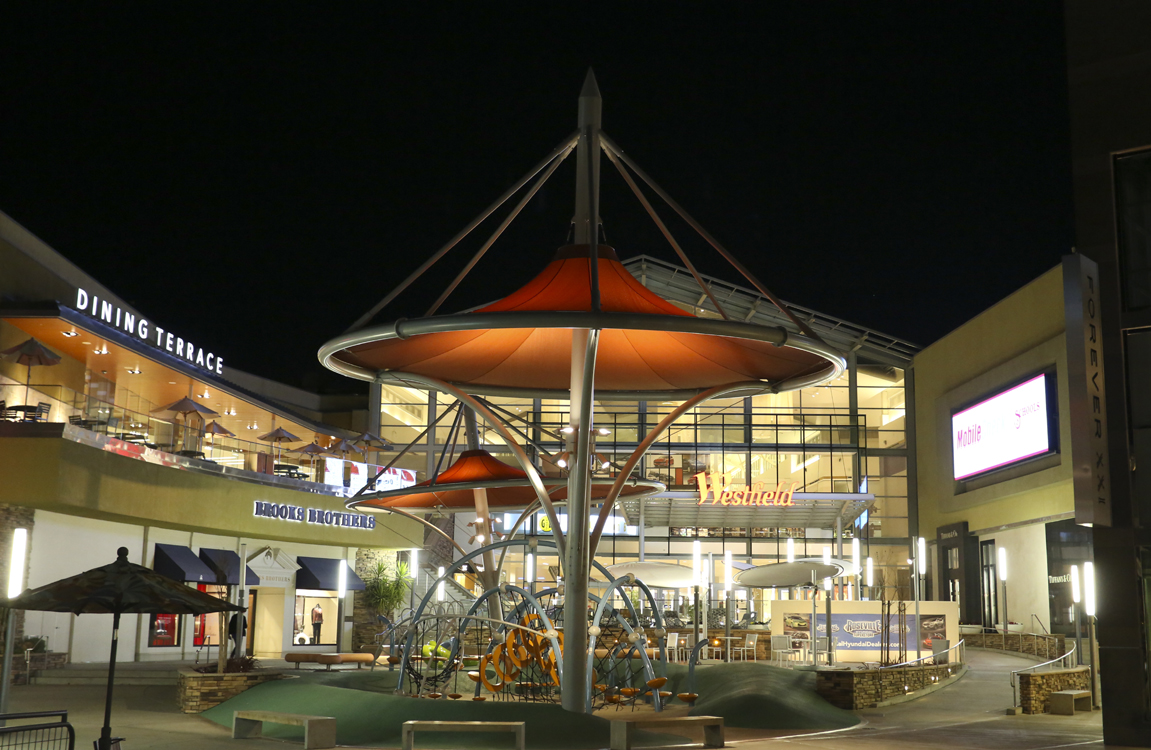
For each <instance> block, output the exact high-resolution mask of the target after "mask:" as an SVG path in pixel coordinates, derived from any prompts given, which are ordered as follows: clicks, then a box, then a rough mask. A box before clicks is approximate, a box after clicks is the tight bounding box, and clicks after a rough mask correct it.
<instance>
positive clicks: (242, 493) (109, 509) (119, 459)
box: [0, 437, 423, 554]
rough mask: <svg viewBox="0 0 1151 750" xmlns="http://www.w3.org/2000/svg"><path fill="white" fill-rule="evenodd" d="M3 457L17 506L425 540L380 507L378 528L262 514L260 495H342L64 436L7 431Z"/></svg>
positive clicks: (324, 536)
mask: <svg viewBox="0 0 1151 750" xmlns="http://www.w3.org/2000/svg"><path fill="white" fill-rule="evenodd" d="M0 456H3V466H4V481H3V482H0V502H3V503H10V504H12V505H19V506H24V507H31V508H38V509H43V510H49V511H53V512H57V513H65V514H69V515H80V516H87V517H90V518H96V519H101V520H106V521H117V522H120V523H127V524H135V525H137V526H160V527H164V528H169V529H180V530H184V531H194V532H198V533H204V534H218V535H222V536H225V537H230V538H232V539H235V537H237V536H249V537H255V538H259V539H267V540H273V541H282V542H289V543H290V542H299V543H306V544H330V545H336V546H340V547H383V548H388V549H406V548H410V547H415V546H422V543H423V532H422V529H421V528H420V526H419V524H418V523H417V522H415V521H410V520H407V519H403V518H397V517H395V516H392V515H389V514H377V515H376V528H375V529H372V530H368V529H359V528H343V527H337V526H321V525H315V524H307V523H297V522H291V521H282V520H278V519H269V518H260V517H256V516H255V515H254V513H253V510H254V507H255V502H256V501H257V500H260V501H264V502H271V503H280V504H288V505H297V506H303V507H315V508H321V509H325V510H332V511H336V510H340V511H342V510H344V507H343V502H342V500H341V499H340V498H337V497H331V496H328V495H318V494H313V493H307V492H298V491H295V490H288V489H282V488H279V487H269V486H266V485H262V484H256V483H253V482H243V481H238V480H235V479H226V478H224V477H217V476H212V475H208V474H198V473H193V472H190V471H182V470H179V469H175V468H171V467H165V466H157V465H154V464H149V463H146V462H144V461H137V460H135V459H131V458H127V457H124V456H117V455H115V454H113V453H109V452H107V451H102V450H100V449H98V448H93V447H89V446H86V445H82V444H80V443H74V442H72V441H69V440H65V439H63V438H25V437H19V438H0ZM114 553H115V550H113V554H114Z"/></svg>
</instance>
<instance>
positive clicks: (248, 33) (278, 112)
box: [0, 0, 1074, 388]
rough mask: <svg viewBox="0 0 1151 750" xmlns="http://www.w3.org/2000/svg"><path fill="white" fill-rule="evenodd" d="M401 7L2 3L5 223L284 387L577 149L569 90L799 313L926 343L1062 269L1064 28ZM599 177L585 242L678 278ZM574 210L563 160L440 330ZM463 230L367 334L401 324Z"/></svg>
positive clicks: (458, 259) (887, 14) (517, 277)
mask: <svg viewBox="0 0 1151 750" xmlns="http://www.w3.org/2000/svg"><path fill="white" fill-rule="evenodd" d="M400 5H402V4H400V3H331V4H319V3H317V4H315V5H314V6H312V7H307V8H305V7H304V6H303V5H302V4H293V3H270V4H258V3H237V4H233V3H154V2H149V3H142V4H131V3H99V4H97V3H65V4H54V3H48V2H30V1H28V2H23V3H9V4H7V5H6V6H5V13H4V15H5V18H4V21H3V23H2V24H0V43H2V45H3V47H2V49H3V54H2V55H0V106H2V112H0V210H3V211H5V212H7V213H8V214H10V215H11V216H13V217H14V218H15V219H16V220H17V221H19V222H20V223H22V224H23V225H25V226H26V227H28V229H30V230H31V231H32V232H33V233H35V234H36V235H38V236H40V237H41V238H42V239H44V240H45V241H46V242H48V243H49V244H50V245H51V246H53V247H55V248H56V249H57V250H59V251H60V252H61V253H63V254H64V255H65V256H67V257H68V258H70V259H71V260H72V261H74V262H75V263H77V264H78V265H79V266H80V267H81V268H83V269H85V270H86V271H87V272H89V273H90V274H92V275H93V276H95V277H96V278H97V279H99V280H100V281H102V282H103V283H105V284H106V285H108V286H109V287H111V288H112V289H113V290H115V291H116V292H117V293H119V294H120V295H121V296H122V297H124V298H125V299H127V300H128V301H130V302H131V303H133V304H135V305H136V306H137V307H138V308H140V309H141V310H142V311H143V312H144V313H145V314H147V315H149V316H150V317H152V318H153V319H155V320H156V321H157V322H158V323H160V324H162V325H165V326H170V327H171V328H173V329H179V330H181V331H183V332H184V335H185V336H187V337H189V338H191V339H193V340H196V341H199V342H203V344H204V345H205V346H207V347H208V348H210V349H213V350H215V351H217V352H219V353H220V354H221V355H222V356H225V357H226V358H227V360H228V363H229V365H231V366H234V367H239V368H242V369H247V370H250V371H252V372H256V373H258V374H263V375H267V376H270V377H275V378H278V379H281V380H284V381H285V382H291V383H295V384H301V383H307V384H309V385H315V384H316V383H317V380H316V378H317V375H319V374H320V373H322V372H323V371H322V370H321V369H320V368H319V365H318V364H317V363H316V360H315V351H316V349H317V348H318V347H319V345H320V344H321V343H323V342H324V341H325V340H327V339H328V338H331V337H332V336H335V335H337V334H339V333H340V332H341V331H343V330H344V329H345V328H346V327H347V326H348V325H349V324H350V323H351V322H352V321H353V320H355V319H356V318H357V317H358V316H359V315H360V314H361V313H362V312H363V311H365V310H366V309H368V308H369V307H371V306H372V305H373V304H374V303H375V302H376V301H377V300H378V299H380V298H381V297H382V296H383V295H384V294H385V293H386V292H387V291H388V290H389V289H391V288H392V286H394V285H395V284H396V283H397V282H398V281H399V280H401V279H402V278H403V277H404V276H406V275H407V274H408V273H409V272H410V271H411V270H412V269H413V268H414V267H415V266H416V265H418V263H419V262H420V261H421V260H422V259H423V258H425V257H426V256H427V255H429V254H430V253H432V252H433V251H434V250H435V249H436V248H438V247H439V246H440V245H441V244H442V243H443V242H445V241H446V240H447V239H448V238H450V237H451V236H452V235H453V234H455V232H456V231H457V230H459V229H460V228H461V227H462V226H463V225H465V224H466V223H467V222H468V221H469V220H470V219H471V218H472V217H473V216H474V215H476V214H477V213H478V212H479V211H480V210H482V209H483V208H484V207H485V206H486V205H487V204H488V203H490V202H491V201H492V200H493V199H495V198H496V197H497V196H498V195H499V194H500V193H501V192H503V190H504V189H505V188H506V187H508V186H509V185H510V184H511V183H513V182H514V181H515V180H516V179H517V178H518V177H519V176H520V175H521V174H522V173H524V172H526V171H527V170H528V169H529V168H530V167H531V166H532V165H533V164H534V163H535V162H536V161H538V160H539V159H540V158H542V157H543V156H544V155H545V154H546V153H547V152H549V151H550V150H551V149H552V148H553V147H554V146H555V145H556V144H557V143H558V142H559V141H560V140H561V139H562V138H563V137H564V136H566V135H567V134H568V133H570V132H571V131H572V130H573V129H574V127H575V124H576V99H577V96H578V93H579V89H580V85H581V83H582V80H583V77H584V74H585V71H586V69H587V67H588V66H589V65H590V66H593V67H594V69H595V72H596V75H597V77H598V79H599V84H600V88H601V90H602V92H603V97H604V130H605V132H607V133H608V134H610V135H611V136H612V137H613V138H614V139H615V140H616V141H617V142H618V143H619V144H621V146H623V147H624V149H625V150H626V151H627V152H628V153H629V154H630V155H631V156H632V158H634V159H635V160H636V161H637V162H638V163H639V164H640V165H642V166H643V167H644V168H645V169H646V170H647V171H648V172H649V173H650V174H651V175H652V176H653V177H654V178H655V179H657V180H658V181H660V182H662V183H663V185H664V187H666V188H667V189H668V190H669V192H671V194H672V195H673V196H675V197H676V198H677V199H678V200H679V202H680V203H681V204H683V205H684V207H686V208H687V210H688V211H690V212H692V213H693V214H694V215H695V216H696V218H698V219H699V220H700V221H701V222H702V223H703V224H704V225H705V226H706V227H708V228H709V230H710V231H711V232H712V233H713V234H714V235H715V236H716V237H717V238H719V239H720V241H721V242H724V243H725V244H726V245H727V247H728V248H729V249H730V250H732V251H733V252H734V253H735V254H736V255H737V256H739V257H740V258H741V259H743V261H744V262H745V263H746V264H747V265H748V266H749V267H750V268H751V269H752V270H753V271H754V272H756V273H757V274H758V275H759V276H760V277H761V278H762V279H764V280H765V281H766V282H767V284H768V285H769V286H770V287H772V288H773V290H774V291H775V292H776V293H777V294H779V295H780V296H781V297H783V298H784V299H787V300H789V301H793V302H795V303H797V304H801V305H805V306H808V307H811V308H814V309H817V310H820V311H822V312H825V313H828V314H831V315H836V316H839V317H842V318H845V319H847V320H850V321H852V322H855V323H858V324H861V325H864V326H867V327H870V328H875V329H878V330H880V331H883V332H886V333H890V334H893V335H895V336H899V337H901V338H905V339H908V340H911V341H913V342H916V343H920V344H927V343H930V342H931V341H933V340H935V339H937V338H938V337H940V336H941V335H943V334H945V333H946V332H947V331H949V330H951V329H952V328H954V327H955V326H957V325H959V324H960V323H962V322H963V321H965V320H967V319H968V318H970V317H971V316H973V315H975V314H977V313H978V312H980V311H981V310H983V309H984V308H986V307H987V306H989V305H990V304H992V303H993V302H995V301H996V300H998V299H1000V298H1002V297H1003V296H1004V295H1006V294H1008V293H1009V292H1011V291H1012V290H1014V289H1016V288H1018V287H1019V286H1021V285H1023V284H1025V283H1026V282H1027V281H1029V280H1030V279H1032V278H1034V277H1035V276H1037V275H1039V274H1040V273H1042V272H1043V271H1045V270H1046V269H1048V268H1050V267H1051V266H1053V265H1055V264H1056V263H1058V262H1059V257H1060V256H1061V255H1062V254H1064V253H1066V252H1067V251H1068V249H1069V248H1070V246H1071V245H1073V244H1074V240H1073V227H1072V216H1071V200H1070V164H1069V155H1068V122H1067V113H1066V109H1067V107H1066V92H1065V83H1064V82H1065V73H1064V60H1063V54H1064V53H1063V29H1062V17H1061V13H1060V10H1059V6H1060V4H1059V3H1036V2H1009V3H993V2H985V3H979V4H972V3H910V2H889V3H871V2H863V1H862V0H861V1H860V2H855V3H833V2H820V3H782V2H740V3H714V2H711V3H692V4H686V3H683V4H681V3H670V2H667V3H656V2H625V3H618V2H617V3H613V4H610V5H604V6H600V7H599V9H598V10H596V9H595V7H594V6H589V5H588V4H585V3H575V4H563V6H564V7H563V9H562V10H561V9H560V7H559V6H560V4H559V3H548V4H528V3H502V4H501V3H482V4H481V3H475V4H471V3H455V4H443V5H433V4H425V3H410V4H406V5H409V6H413V7H406V8H401V7H399V6H400ZM541 6H545V7H542V8H541ZM493 8H494V9H493ZM589 8H591V9H590V10H589ZM604 170H605V172H604V187H603V199H602V209H601V210H602V214H603V218H604V222H605V224H604V226H605V231H606V234H607V238H608V241H609V242H610V243H611V244H613V245H614V246H616V247H617V249H618V251H619V253H620V255H621V257H625V258H626V257H629V256H632V255H636V254H640V253H648V254H651V255H656V256H658V257H663V258H667V259H669V260H670V259H673V257H674V256H673V253H672V251H671V250H670V248H669V247H668V246H667V245H666V243H665V242H664V241H663V240H662V238H661V237H660V235H659V234H658V232H657V231H656V230H655V229H654V227H653V226H652V225H651V224H650V222H649V221H648V219H647V218H646V216H645V215H644V213H643V211H642V208H641V207H640V206H639V204H638V203H637V202H636V201H635V200H634V198H632V196H631V195H630V194H629V193H627V192H626V188H625V187H624V186H623V184H622V182H621V181H620V179H619V177H618V175H616V174H615V172H614V170H612V169H611V168H610V166H609V165H608V163H607V162H606V161H605V162H604ZM573 183H574V166H573V164H572V160H569V161H568V163H565V164H564V165H563V166H562V167H561V168H560V169H559V170H558V171H557V173H556V174H555V176H554V177H553V178H552V181H551V182H550V183H549V184H548V185H547V187H546V188H545V189H544V191H542V192H541V194H540V196H538V197H537V199H536V200H535V201H534V202H533V204H532V205H531V206H529V208H528V209H527V210H525V212H524V215H523V216H522V217H521V218H520V220H519V221H518V222H517V224H515V225H513V228H512V229H511V230H509V232H508V233H507V234H506V235H505V236H504V238H503V239H502V240H501V241H500V242H499V243H497V245H496V246H495V248H493V250H492V251H491V253H489V255H488V257H487V258H485V259H484V260H483V261H482V262H481V264H480V265H479V266H478V267H477V269H476V271H475V272H474V275H473V277H471V278H470V279H469V281H468V282H465V285H464V287H461V289H460V290H459V291H458V292H457V293H456V294H455V295H454V296H453V297H452V298H451V299H450V300H449V302H448V304H447V305H446V309H457V308H460V307H464V306H470V305H473V304H477V303H479V302H482V301H485V300H488V299H492V298H495V297H498V296H503V295H504V294H506V293H507V292H509V291H511V290H512V289H514V288H515V287H516V286H518V285H519V284H520V283H522V282H523V281H526V280H527V279H529V278H530V277H531V276H532V275H534V274H535V272H537V271H538V270H539V269H540V268H542V266H543V265H544V264H545V263H546V262H547V260H548V259H549V258H550V256H551V254H552V253H553V252H554V250H555V249H556V248H557V247H558V246H560V245H562V244H564V241H565V237H566V234H567V231H568V222H569V221H570V217H571V211H572V203H573ZM662 213H663V214H664V215H665V217H668V218H670V216H671V212H670V211H668V210H663V211H662ZM669 224H670V225H671V227H672V230H673V232H675V233H676V234H677V236H678V237H679V238H680V239H681V241H682V242H683V243H684V245H685V247H686V249H687V251H688V253H689V255H691V256H692V257H693V259H694V260H695V262H696V264H697V265H698V266H699V267H700V268H701V270H702V271H704V272H705V273H710V274H712V275H715V276H719V277H721V278H725V279H729V280H733V281H738V280H739V279H738V278H737V276H736V274H735V272H734V270H733V269H731V267H730V266H727V265H726V263H725V262H724V261H723V260H722V259H721V258H720V257H719V256H718V255H717V254H715V253H714V252H713V251H711V250H710V249H709V248H708V247H707V246H706V245H705V244H704V243H703V242H701V241H699V240H698V239H697V238H695V237H694V236H692V235H691V234H690V230H688V229H687V227H686V226H685V225H682V224H677V223H675V222H671V221H669ZM493 226H494V223H489V224H488V225H485V226H484V227H481V230H489V227H493ZM489 231H490V230H489ZM487 233H488V232H487V231H481V232H480V233H479V234H477V235H475V238H474V240H472V241H471V242H469V243H466V244H465V245H464V246H463V247H462V248H461V249H460V250H457V251H456V252H455V253H453V254H452V255H449V256H448V258H447V259H446V260H445V261H444V262H443V265H442V266H437V268H442V270H441V271H440V273H438V274H434V276H433V278H431V279H430V280H429V283H427V284H420V285H417V287H415V288H414V289H413V290H412V291H411V292H409V293H408V294H407V295H406V296H404V297H402V298H401V299H400V300H398V301H397V302H396V303H394V304H393V305H392V306H391V307H390V308H388V309H387V310H385V312H384V313H383V314H382V315H381V316H380V319H381V320H383V319H393V318H395V317H399V316H401V315H403V316H417V315H420V314H422V313H423V311H424V310H425V309H426V307H427V306H428V304H429V302H430V299H431V298H434V296H435V295H436V294H437V293H438V292H439V290H440V289H441V288H442V287H443V285H444V284H446V280H447V279H448V278H450V277H451V276H453V275H454V274H455V272H456V271H457V270H458V269H459V268H460V267H461V266H462V265H463V263H464V262H465V260H466V258H467V257H470V255H471V252H472V251H474V249H475V248H476V247H477V246H478V244H479V243H480V242H481V241H482V239H483V238H485V237H486V236H487ZM0 273H3V269H0ZM333 378H334V381H335V382H332V379H325V382H327V383H328V386H327V387H343V388H347V387H349V386H351V385H352V384H350V383H348V382H341V379H339V378H335V377H334V376H333Z"/></svg>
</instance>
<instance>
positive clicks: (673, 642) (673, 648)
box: [666, 633, 679, 661]
mask: <svg viewBox="0 0 1151 750" xmlns="http://www.w3.org/2000/svg"><path fill="white" fill-rule="evenodd" d="M666 648H667V658H668V661H678V660H679V654H678V651H679V633H668V634H667V646H666Z"/></svg>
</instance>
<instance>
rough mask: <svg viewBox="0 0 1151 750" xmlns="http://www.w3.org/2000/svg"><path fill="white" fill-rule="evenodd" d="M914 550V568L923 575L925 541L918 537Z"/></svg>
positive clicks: (924, 567)
mask: <svg viewBox="0 0 1151 750" xmlns="http://www.w3.org/2000/svg"><path fill="white" fill-rule="evenodd" d="M916 548H917V551H918V553H919V554H918V555H917V556H916V561H915V567H916V568H918V569H919V570H918V573H919V575H924V574H925V573H926V572H927V541H926V540H925V539H924V538H923V537H919V541H918V542H917V543H916ZM1004 580H1006V579H1004Z"/></svg>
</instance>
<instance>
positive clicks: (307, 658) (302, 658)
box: [284, 651, 319, 669]
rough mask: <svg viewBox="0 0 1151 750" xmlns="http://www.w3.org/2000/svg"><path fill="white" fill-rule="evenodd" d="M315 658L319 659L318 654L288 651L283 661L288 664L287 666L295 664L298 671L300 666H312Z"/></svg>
mask: <svg viewBox="0 0 1151 750" xmlns="http://www.w3.org/2000/svg"><path fill="white" fill-rule="evenodd" d="M317 657H319V654H309V653H304V652H300V651H289V652H288V653H286V654H284V661H286V662H288V663H289V664H295V665H296V668H297V669H299V668H300V665H301V664H314V663H315V662H316V658H317Z"/></svg>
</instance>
